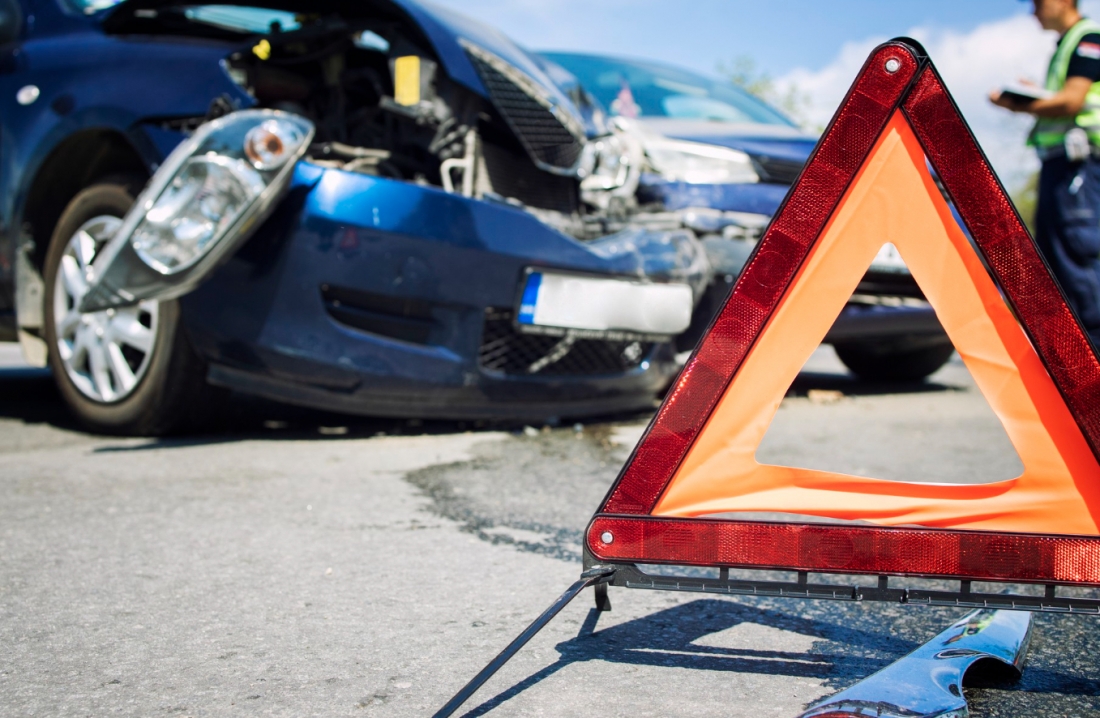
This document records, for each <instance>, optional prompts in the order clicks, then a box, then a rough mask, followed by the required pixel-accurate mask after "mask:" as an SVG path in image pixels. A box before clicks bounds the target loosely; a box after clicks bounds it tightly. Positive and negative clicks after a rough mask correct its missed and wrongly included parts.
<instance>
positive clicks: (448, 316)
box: [181, 162, 672, 418]
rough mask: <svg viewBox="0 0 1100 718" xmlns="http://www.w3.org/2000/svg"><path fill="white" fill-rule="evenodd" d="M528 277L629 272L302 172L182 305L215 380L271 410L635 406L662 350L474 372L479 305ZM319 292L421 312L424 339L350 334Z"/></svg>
mask: <svg viewBox="0 0 1100 718" xmlns="http://www.w3.org/2000/svg"><path fill="white" fill-rule="evenodd" d="M531 266H537V267H547V268H556V269H563V270H571V271H580V272H588V273H601V274H612V275H622V276H637V274H638V273H639V268H638V267H637V264H636V263H635V261H634V260H633V258H632V257H630V256H628V255H623V256H621V257H616V258H612V259H610V260H609V259H605V258H602V257H600V256H598V255H597V254H595V253H594V252H593V251H591V250H590V249H589V248H587V247H586V246H585V245H584V244H582V243H580V242H577V241H575V240H573V239H571V238H569V237H566V236H564V235H562V234H560V233H558V232H556V231H554V230H552V229H550V228H548V227H546V226H545V225H543V224H542V223H540V222H538V221H537V220H536V219H534V218H533V217H532V216H531V215H529V214H527V213H525V212H523V211H520V210H517V209H515V208H513V207H510V206H507V205H504V204H494V203H488V202H481V201H477V200H470V199H467V198H464V197H460V196H457V195H453V194H447V193H445V192H442V191H440V190H435V189H432V188H423V187H417V186H415V185H411V184H409V183H405V182H399V181H393V180H386V179H380V178H372V177H366V176H363V175H357V174H353V173H348V172H343V171H341V170H333V169H321V168H318V167H316V166H313V165H310V164H309V163H308V162H302V163H299V166H298V168H297V171H296V173H295V176H294V179H293V180H292V184H291V188H290V191H289V196H288V199H287V200H286V201H285V202H284V203H283V205H282V206H281V207H280V208H279V209H278V210H277V211H276V214H275V215H274V216H273V217H272V218H271V219H270V220H269V221H268V222H267V223H266V224H265V225H264V226H263V227H261V229H260V230H258V231H257V232H256V234H255V235H254V236H253V237H252V238H251V239H250V240H249V241H248V242H247V244H246V245H245V247H244V248H242V249H241V250H240V251H239V252H238V253H237V255H236V256H235V257H234V258H233V259H231V260H230V261H229V262H227V263H226V264H225V265H224V266H223V267H221V268H219V269H218V270H216V272H215V273H214V275H213V276H212V277H211V278H210V280H209V281H208V282H207V283H206V284H204V285H203V286H201V287H199V288H198V289H197V290H196V291H194V292H193V293H191V294H189V295H187V296H185V297H184V298H183V299H182V300H181V303H182V306H183V308H184V317H185V319H186V323H187V327H188V331H189V332H190V333H191V336H192V337H193V339H194V341H195V344H196V347H197V348H198V349H199V351H200V352H201V353H202V354H203V355H204V356H206V357H207V358H208V359H209V360H210V361H211V362H212V363H213V365H214V367H213V369H212V377H213V378H214V379H215V381H218V382H219V383H222V384H225V385H228V386H233V387H236V388H243V389H246V390H248V391H252V392H254V393H260V394H263V395H265V396H269V397H272V398H278V399H280V400H283V401H289V402H294V403H303V404H308V405H312V406H319V407H328V408H342V409H344V410H348V411H360V412H366V413H386V414H392V415H402V416H420V415H423V414H424V413H425V412H430V413H431V414H432V415H434V416H445V417H456V418H457V417H461V416H467V417H469V416H491V415H494V414H497V413H500V412H501V411H502V409H501V406H502V404H504V405H507V406H509V407H510V408H509V409H508V412H509V413H510V414H513V415H516V414H517V413H518V414H520V415H527V414H530V415H535V414H540V413H541V414H544V415H545V413H546V412H547V411H550V412H551V413H558V414H562V413H570V412H578V411H579V412H581V413H590V412H592V411H596V412H607V411H613V410H616V409H623V408H644V407H648V406H649V405H650V404H651V401H652V398H651V396H652V394H651V393H652V392H654V391H656V390H657V389H659V388H660V385H661V382H662V381H665V380H666V379H665V377H667V373H668V371H669V370H670V369H671V366H672V365H671V355H669V354H667V353H666V354H664V355H660V353H659V352H658V353H657V354H655V355H654V357H653V358H652V359H651V362H650V363H648V365H647V367H646V368H644V369H639V370H637V371H633V372H627V373H626V374H625V375H622V376H615V377H598V376H596V377H583V378H574V377H558V378H554V379H551V380H546V379H544V378H542V377H532V378H530V379H529V378H525V377H515V376H501V375H493V374H492V373H491V372H485V371H483V370H482V369H480V368H479V366H478V364H477V361H476V359H475V358H476V356H477V350H478V345H479V344H480V342H481V337H482V325H483V322H484V315H485V308H486V307H505V308H507V307H511V306H513V304H514V302H515V301H516V291H517V287H518V286H519V282H520V280H521V278H522V276H523V272H524V270H525V269H526V268H527V267H531ZM471 278H475V280H474V281H471ZM329 286H340V287H353V288H355V289H357V290H366V291H370V292H372V293H375V294H377V295H385V296H387V297H392V298H395V299H410V300H411V299H416V300H418V301H421V302H425V303H427V304H429V305H431V313H432V316H433V322H434V324H435V328H434V329H433V331H432V332H431V333H430V335H429V339H428V342H427V343H422V344H419V343H412V342H407V341H401V340H398V339H394V338H389V337H386V336H379V335H375V334H371V333H368V332H364V331H361V330H358V329H355V328H352V327H349V326H347V325H344V324H342V323H340V322H339V321H337V320H336V319H334V318H333V316H332V315H331V314H330V313H329V312H327V311H326V308H325V302H324V301H323V299H322V288H323V287H329ZM525 404H529V406H525ZM554 407H556V408H554Z"/></svg>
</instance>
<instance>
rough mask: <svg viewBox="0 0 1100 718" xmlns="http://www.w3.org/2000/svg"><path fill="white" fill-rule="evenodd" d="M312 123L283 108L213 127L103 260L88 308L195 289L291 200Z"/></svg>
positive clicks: (170, 161)
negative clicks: (289, 193) (275, 210)
mask: <svg viewBox="0 0 1100 718" xmlns="http://www.w3.org/2000/svg"><path fill="white" fill-rule="evenodd" d="M313 132H314V129H313V124H312V123H311V122H310V121H309V120H307V119H305V118H304V117H299V116H298V115H292V114H289V113H285V112H278V111H275V110H244V111H241V112H234V113H231V114H229V115H226V116H225V117H221V118H218V119H216V120H213V121H211V122H208V123H206V124H204V125H202V126H201V127H199V129H198V130H196V131H195V134H194V135H192V136H191V137H190V138H189V139H188V140H186V141H184V142H183V143H182V144H181V145H180V146H179V147H177V148H176V149H175V150H174V151H173V152H172V154H170V155H169V156H168V158H167V159H166V160H165V161H164V164H163V165H162V166H161V168H160V169H159V170H157V172H156V174H154V175H153V178H152V179H151V180H150V181H149V184H148V185H147V186H146V188H145V190H144V191H143V192H142V193H141V196H139V197H138V199H137V201H136V202H135V203H134V207H133V208H132V209H131V210H130V211H129V212H128V213H127V214H126V217H125V218H124V219H123V221H122V225H121V226H120V227H119V230H118V233H117V234H116V235H115V236H114V237H113V238H112V239H111V240H110V242H108V243H107V245H106V246H105V247H104V248H103V249H102V250H101V251H100V252H99V253H98V254H97V255H96V258H95V261H94V262H93V264H92V268H91V276H90V278H89V290H88V292H87V294H85V295H84V298H83V299H82V300H81V306H80V311H85V312H86V311H96V310H100V309H107V308H110V307H112V306H120V305H124V304H133V303H135V302H137V301H140V300H143V299H169V298H172V297H177V296H180V295H181V294H185V293H186V292H188V291H190V290H191V289H193V288H194V287H195V286H197V285H198V283H199V282H200V281H202V279H204V278H205V277H206V276H207V275H208V274H209V273H210V271H211V270H212V269H213V268H214V267H215V266H216V265H217V264H218V262H219V261H220V260H221V259H222V258H224V257H226V256H227V255H228V253H229V252H231V251H233V250H234V249H236V248H237V247H238V246H240V244H241V243H242V242H243V241H244V240H245V239H246V238H247V237H248V235H249V233H250V232H251V231H252V229H253V228H255V227H256V226H257V225H258V224H259V223H260V222H261V221H263V219H265V218H266V217H267V215H268V214H270V212H271V210H272V209H273V208H274V206H275V204H276V202H277V201H278V200H279V199H280V198H281V197H282V195H283V193H284V191H285V190H286V188H287V186H288V185H289V184H290V177H291V174H292V172H293V169H294V165H295V163H296V162H297V161H298V160H299V159H300V158H301V157H302V156H303V155H304V154H305V152H306V149H308V147H309V143H310V141H311V140H312V139H313Z"/></svg>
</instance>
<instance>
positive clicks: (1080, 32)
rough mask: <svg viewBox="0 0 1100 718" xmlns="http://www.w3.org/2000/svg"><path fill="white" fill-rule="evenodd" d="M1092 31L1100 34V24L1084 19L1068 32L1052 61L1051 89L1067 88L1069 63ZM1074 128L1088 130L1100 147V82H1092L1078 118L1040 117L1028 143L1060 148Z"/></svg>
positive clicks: (1050, 73) (1041, 147) (1048, 79)
mask: <svg viewBox="0 0 1100 718" xmlns="http://www.w3.org/2000/svg"><path fill="white" fill-rule="evenodd" d="M1092 32H1096V33H1100V23H1096V22H1093V21H1092V20H1089V19H1088V18H1081V19H1080V20H1078V21H1077V23H1076V24H1075V25H1074V26H1073V27H1071V28H1070V29H1069V30H1068V31H1067V32H1066V34H1065V36H1064V37H1063V38H1062V41H1061V42H1060V43H1059V44H1058V50H1057V51H1055V53H1054V57H1052V58H1051V59H1050V67H1049V68H1048V69H1047V82H1046V89H1047V90H1049V91H1051V92H1058V91H1059V90H1061V89H1062V88H1063V87H1065V85H1066V73H1067V72H1069V61H1070V59H1071V58H1072V57H1073V53H1074V52H1076V51H1077V46H1078V45H1079V44H1080V43H1081V38H1083V37H1084V36H1085V35H1088V34H1089V33H1092ZM1074 127H1082V128H1084V129H1085V131H1086V132H1088V135H1089V141H1090V142H1091V143H1092V145H1093V146H1094V147H1100V82H1094V83H1092V87H1090V88H1089V91H1088V94H1087V95H1085V106H1084V107H1083V108H1082V109H1081V112H1080V113H1078V114H1077V116H1075V117H1072V118H1069V117H1040V118H1039V120H1038V121H1037V122H1036V123H1035V129H1034V130H1032V132H1031V136H1030V138H1029V140H1028V144H1031V145H1034V146H1035V147H1038V148H1039V149H1040V150H1044V149H1050V148H1053V147H1058V146H1060V145H1062V144H1063V143H1064V142H1065V139H1066V132H1068V131H1070V130H1071V129H1073V128H1074Z"/></svg>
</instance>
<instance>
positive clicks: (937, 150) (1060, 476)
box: [586, 40, 1100, 584]
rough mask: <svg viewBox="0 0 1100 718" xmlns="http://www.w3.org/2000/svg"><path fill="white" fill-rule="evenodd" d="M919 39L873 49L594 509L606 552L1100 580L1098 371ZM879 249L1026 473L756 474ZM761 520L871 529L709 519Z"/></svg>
mask: <svg viewBox="0 0 1100 718" xmlns="http://www.w3.org/2000/svg"><path fill="white" fill-rule="evenodd" d="M910 42H911V41H902V40H896V41H892V42H890V43H887V44H885V45H883V46H881V47H879V48H877V49H876V50H875V51H874V52H873V53H872V55H871V57H870V59H869V60H868V61H867V64H866V65H865V66H864V68H863V70H862V71H861V73H860V75H859V77H858V78H857V79H856V81H855V84H854V85H853V86H852V89H851V90H850V91H849V93H848V96H847V97H846V99H845V100H844V103H843V104H842V105H841V108H840V110H839V111H838V112H837V115H836V116H835V117H834V118H833V121H832V123H831V124H830V126H829V129H828V130H827V131H826V132H825V134H824V135H823V136H822V138H821V141H820V142H819V144H818V147H817V149H816V150H815V152H814V154H813V156H812V157H811V158H810V161H809V162H808V164H807V165H806V168H805V169H804V170H803V172H802V175H801V177H800V178H799V180H798V182H797V183H796V184H795V186H794V187H793V188H792V190H791V192H790V193H789V195H788V197H787V199H786V201H785V202H784V204H783V206H782V207H781V208H780V210H779V212H778V213H777V214H776V216H775V218H774V219H773V221H772V223H771V225H770V226H769V228H768V230H767V231H766V232H765V234H764V237H763V238H762V239H761V241H760V243H759V245H758V247H757V249H756V252H755V254H754V255H753V257H752V258H751V259H750V260H749V262H748V264H747V265H746V267H745V269H744V271H743V272H742V274H741V276H740V278H739V279H738V281H737V284H736V285H735V286H734V288H733V291H732V293H731V294H730V297H729V299H728V301H727V303H726V306H725V307H724V309H723V310H722V311H721V312H720V313H719V315H718V316H717V317H716V318H715V320H714V322H713V324H712V325H711V327H710V329H709V330H708V332H707V334H706V336H705V337H704V338H703V340H702V342H701V343H700V345H699V347H698V348H697V349H696V351H695V354H694V355H693V356H692V357H691V359H690V360H689V361H688V363H687V365H686V366H685V367H684V370H683V372H682V373H681V375H680V377H679V379H678V381H677V383H676V385H675V386H674V387H673V389H672V390H671V391H670V392H669V394H668V396H667V397H666V399H665V402H664V404H663V405H662V406H661V409H660V410H659V411H658V413H657V415H656V417H655V418H654V420H653V422H652V424H651V425H650V427H649V429H648V430H647V432H646V434H645V435H644V436H643V438H642V440H641V441H640V443H639V444H638V446H637V448H636V449H635V450H634V454H633V455H632V456H631V457H630V459H629V460H628V462H627V464H626V466H625V467H624V469H623V471H622V473H621V474H620V476H619V479H618V480H617V482H616V483H615V485H614V486H613V487H612V489H611V491H610V492H609V494H608V496H607V498H606V499H605V500H604V503H603V505H602V506H601V507H600V509H599V511H598V512H597V513H596V515H595V517H593V520H592V523H591V524H590V526H589V530H588V533H587V537H586V547H587V550H588V551H589V553H591V554H592V556H593V557H594V558H595V559H596V560H598V561H602V562H612V563H613V562H623V563H625V562H630V563H674V564H689V565H706V566H741V567H754V568H760V567H767V568H787V569H797V570H806V571H831V572H850V573H873V574H895V575H898V574H902V575H906V574H908V575H913V574H919V575H928V576H950V577H959V578H975V579H982V578H996V579H1013V580H1020V581H1042V582H1060V583H1092V584H1100V362H1098V360H1097V357H1096V355H1095V354H1094V352H1093V350H1092V348H1091V346H1090V344H1089V342H1088V339H1087V338H1086V335H1085V333H1084V332H1083V331H1082V329H1081V327H1080V324H1079V323H1078V322H1077V320H1076V318H1075V317H1074V315H1073V312H1072V311H1071V310H1070V309H1069V307H1068V306H1067V304H1066V302H1065V299H1064V297H1063V296H1062V294H1061V292H1060V291H1059V289H1058V287H1057V285H1056V284H1055V283H1054V280H1053V279H1052V277H1051V274H1050V271H1049V269H1048V268H1047V266H1046V264H1045V263H1044V262H1043V260H1042V259H1041V258H1040V256H1039V254H1038V252H1037V250H1036V247H1035V244H1034V242H1033V240H1032V239H1031V237H1030V235H1029V234H1028V233H1027V230H1026V229H1025V228H1024V226H1023V224H1022V223H1021V221H1020V219H1019V216H1018V215H1017V214H1016V212H1015V209H1014V208H1013V206H1012V203H1011V202H1010V201H1009V199H1008V198H1007V196H1006V195H1005V192H1004V189H1003V188H1002V187H1001V185H1000V183H999V182H998V180H997V178H996V176H995V175H994V174H993V171H992V170H991V169H990V167H989V164H988V162H987V161H986V159H985V157H984V156H983V155H982V153H981V150H980V149H979V148H978V146H977V144H976V143H975V141H974V138H973V136H972V135H971V133H970V130H969V128H968V127H967V126H966V123H965V121H964V120H963V119H962V116H961V115H960V114H959V112H958V109H957V108H956V107H955V105H954V102H953V101H952V100H951V97H950V95H949V94H948V92H947V90H946V88H945V87H944V85H943V82H942V81H941V79H940V77H939V75H938V73H937V72H936V70H935V68H934V67H933V66H932V64H931V62H930V61H929V60H928V59H927V58H926V57H924V56H923V52H922V51H920V50H918V49H915V48H914V47H913V46H912V45H911V44H910ZM929 166H931V169H932V170H934V171H935V173H936V174H937V175H938V176H939V179H940V181H941V182H942V184H943V186H944V188H945V189H946V191H947V194H948V195H949V196H950V197H951V199H952V201H953V202H954V204H955V208H956V210H957V211H958V214H959V216H961V217H962V219H963V222H964V223H965V224H966V227H967V229H968V230H969V231H970V234H971V237H972V239H973V243H972V242H971V241H969V240H968V238H967V236H966V235H965V234H964V233H963V232H962V230H961V229H960V228H959V226H958V223H957V222H956V220H955V217H954V215H953V214H952V211H951V208H950V207H949V206H948V203H947V201H945V200H944V198H943V194H942V193H941V191H940V188H939V187H937V185H936V182H935V180H934V179H933V176H932V172H931V171H930V169H929ZM887 241H889V242H892V243H893V244H894V246H895V247H897V249H898V251H899V252H900V253H901V255H902V258H903V259H904V260H905V262H906V264H907V265H908V266H909V268H910V271H911V272H912V274H913V277H914V279H915V280H916V282H917V283H918V285H920V287H921V289H922V291H923V292H924V294H925V296H926V298H927V299H928V301H929V302H930V303H931V305H932V306H933V308H934V309H935V311H936V314H937V316H938V317H939V319H940V321H941V323H942V324H943V326H944V329H945V330H946V331H947V333H948V336H949V337H950V338H951V340H952V342H953V343H954V344H955V347H956V349H957V350H958V352H959V354H960V355H961V357H962V359H963V361H964V362H965V363H966V366H967V368H968V369H969V370H970V372H971V374H972V375H973V376H974V379H975V382H976V383H977V385H978V387H979V389H980V390H981V391H982V393H983V394H984V395H985V397H986V399H987V401H988V402H989V404H990V406H991V407H992V408H993V410H994V412H995V413H996V415H997V416H998V418H999V419H1000V420H1001V422H1002V424H1003V426H1004V428H1005V432H1006V433H1007V435H1008V437H1009V439H1010V440H1011V441H1012V443H1013V445H1014V447H1015V448H1016V451H1017V453H1018V454H1019V456H1020V458H1021V461H1022V462H1023V465H1024V471H1023V473H1022V474H1021V475H1020V476H1018V477H1016V478H1014V479H1011V480H1009V481H999V482H996V483H985V484H968V485H958V484H929V483H907V482H898V481H884V480H879V479H874V478H865V477H856V476H847V475H843V474H836V473H830V472H825V471H816V470H811V469H803V468H795V467H786V466H771V465H765V464H760V463H758V462H757V461H756V458H755V454H756V449H757V447H758V446H759V444H760V441H761V440H762V439H763V437H764V434H765V433H766V431H767V429H768V426H769V425H770V423H771V421H772V418H773V417H774V415H775V412H776V410H777V409H778V407H779V402H780V401H781V400H782V398H783V395H784V394H785V392H786V390H787V388H788V387H789V386H790V384H791V382H792V381H793V380H794V378H795V376H796V375H797V373H798V371H799V370H800V369H801V367H802V365H803V364H804V362H805V360H806V359H807V358H808V357H809V355H810V353H812V352H813V350H814V349H815V348H816V347H817V345H818V344H819V343H820V342H821V340H822V339H823V338H824V336H825V334H826V332H827V331H828V330H829V327H830V326H831V325H832V322H833V321H834V320H835V318H836V316H837V315H838V314H839V312H840V311H841V309H842V308H843V306H844V304H845V303H846V302H847V301H848V298H849V297H850V296H851V295H852V293H853V291H854V290H855V289H856V286H857V285H858V283H859V280H860V278H861V277H862V276H863V274H864V272H865V270H866V269H867V267H868V265H869V264H870V263H871V261H872V259H873V257H874V256H875V254H876V253H877V252H878V250H879V248H880V247H881V246H882V244H883V243H884V242H887ZM760 511H767V512H782V513H787V514H794V515H813V516H817V517H821V518H822V519H825V520H828V519H836V520H847V521H860V522H863V523H862V524H861V525H853V524H851V523H849V524H828V523H813V524H806V523H784V522H753V521H741V520H731V519H723V518H720V517H719V518H715V517H716V516H720V515H722V514H728V513H733V512H760Z"/></svg>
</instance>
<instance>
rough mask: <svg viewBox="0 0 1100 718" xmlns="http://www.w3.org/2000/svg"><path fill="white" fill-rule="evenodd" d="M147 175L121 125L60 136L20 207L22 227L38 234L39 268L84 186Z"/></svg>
mask: <svg viewBox="0 0 1100 718" xmlns="http://www.w3.org/2000/svg"><path fill="white" fill-rule="evenodd" d="M149 175H150V172H149V166H148V164H147V163H146V160H145V159H144V158H143V157H142V155H141V153H140V152H139V151H138V149H137V148H136V147H135V146H134V145H133V143H132V142H131V141H130V139H129V138H128V137H127V136H126V134H125V133H123V132H121V131H119V130H116V129H113V128H91V129H85V130H80V131H78V132H75V133H73V134H72V135H70V136H69V137H66V138H65V139H64V140H62V141H61V142H59V143H58V144H57V146H56V147H54V148H53V149H52V150H51V151H50V153H49V154H48V155H47V156H46V159H45V160H43V162H42V164H41V165H40V166H39V168H38V169H37V171H36V172H35V173H34V177H33V179H32V180H31V181H30V183H29V186H28V187H27V191H26V195H25V197H26V199H25V201H24V203H23V207H22V213H21V214H22V221H23V226H24V229H25V231H26V233H27V234H28V235H29V236H30V238H32V239H33V240H34V251H33V253H32V254H31V256H30V258H31V260H32V263H33V264H34V267H35V269H37V270H38V271H41V270H42V266H43V262H44V261H45V258H46V250H47V248H48V246H49V242H50V237H51V236H52V235H53V231H54V228H55V227H56V226H57V220H58V218H59V217H60V216H61V213H62V212H63V211H64V209H65V207H66V206H67V205H68V204H69V202H70V201H71V200H72V198H73V197H75V196H76V195H77V194H78V193H79V192H80V191H81V190H82V189H84V188H85V187H88V186H89V185H91V184H94V183H95V182H96V181H98V180H102V179H106V178H108V177H117V176H131V177H140V178H142V179H148V177H149Z"/></svg>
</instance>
